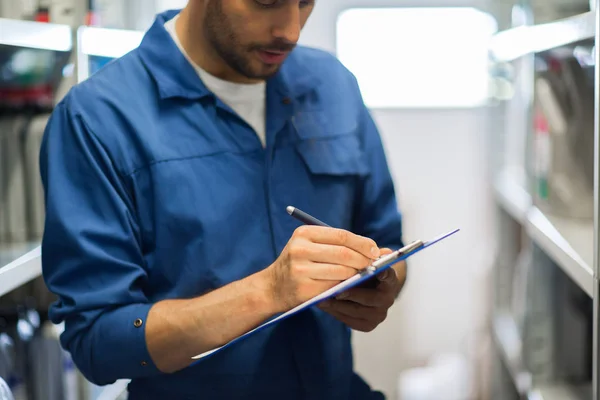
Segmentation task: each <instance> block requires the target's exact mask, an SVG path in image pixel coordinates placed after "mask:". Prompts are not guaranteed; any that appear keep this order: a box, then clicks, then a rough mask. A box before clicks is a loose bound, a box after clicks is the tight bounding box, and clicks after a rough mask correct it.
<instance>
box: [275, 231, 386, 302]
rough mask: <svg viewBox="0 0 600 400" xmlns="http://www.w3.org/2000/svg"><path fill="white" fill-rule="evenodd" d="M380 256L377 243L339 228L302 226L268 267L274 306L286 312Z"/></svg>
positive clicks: (348, 276) (352, 274) (350, 275)
mask: <svg viewBox="0 0 600 400" xmlns="http://www.w3.org/2000/svg"><path fill="white" fill-rule="evenodd" d="M380 254H381V251H380V249H379V247H378V246H377V244H376V243H375V242H374V241H373V240H371V239H369V238H365V237H363V236H359V235H356V234H354V233H352V232H348V231H345V230H341V229H335V228H329V227H321V226H312V225H305V226H301V227H299V228H298V229H296V231H295V232H294V234H293V235H292V238H291V239H290V240H289V242H288V243H287V245H286V246H285V248H284V249H283V251H282V253H281V255H280V256H279V258H278V259H277V260H276V261H275V262H274V263H273V264H272V265H271V266H270V267H269V268H267V270H266V271H267V273H268V276H269V277H270V278H269V281H270V287H271V290H270V292H271V294H272V297H273V303H274V304H277V305H278V307H281V308H280V309H279V310H278V311H288V310H290V309H292V308H294V307H295V306H297V305H299V304H301V303H303V302H305V301H306V300H308V299H310V298H312V297H314V296H316V295H318V294H320V293H322V292H324V291H326V290H327V289H330V288H331V287H333V286H335V285H337V284H338V283H340V282H342V281H344V280H346V279H348V278H350V277H352V276H354V275H356V273H358V272H359V271H361V270H363V269H365V268H366V267H368V266H369V265H371V263H373V261H374V260H376V259H377V258H378V257H379V256H380Z"/></svg>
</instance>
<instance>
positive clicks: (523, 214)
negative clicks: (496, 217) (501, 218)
mask: <svg viewBox="0 0 600 400" xmlns="http://www.w3.org/2000/svg"><path fill="white" fill-rule="evenodd" d="M494 191H495V194H496V199H497V201H498V202H499V203H500V205H501V206H502V208H504V209H505V210H506V212H508V213H509V214H510V215H511V216H512V217H513V218H514V219H515V220H517V221H519V222H520V223H521V224H525V222H526V221H527V213H528V212H529V210H530V209H531V196H530V195H529V193H528V192H527V190H525V188H524V187H523V185H520V184H519V183H518V181H517V179H516V178H515V177H514V176H513V174H511V173H509V172H507V171H503V172H501V173H499V174H498V178H497V179H496V181H495V183H494Z"/></svg>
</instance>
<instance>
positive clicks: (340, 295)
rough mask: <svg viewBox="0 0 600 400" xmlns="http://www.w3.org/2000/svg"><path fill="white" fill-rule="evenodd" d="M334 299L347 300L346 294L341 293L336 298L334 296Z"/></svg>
mask: <svg viewBox="0 0 600 400" xmlns="http://www.w3.org/2000/svg"><path fill="white" fill-rule="evenodd" d="M335 298H336V299H337V300H344V299H347V298H348V292H342V293H340V294H338V295H337V296H335Z"/></svg>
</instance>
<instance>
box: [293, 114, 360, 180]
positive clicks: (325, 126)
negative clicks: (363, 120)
mask: <svg viewBox="0 0 600 400" xmlns="http://www.w3.org/2000/svg"><path fill="white" fill-rule="evenodd" d="M293 125H294V128H295V130H296V134H297V135H298V139H299V140H298V142H297V143H296V149H297V151H298V153H299V154H300V156H301V158H302V159H303V161H304V163H305V164H306V166H307V168H308V170H309V171H310V172H311V173H312V174H314V175H328V176H332V177H334V176H339V177H342V176H355V177H364V176H366V175H368V174H369V168H368V164H367V162H366V154H365V152H364V150H363V148H362V146H361V142H360V139H359V137H358V132H357V130H358V124H357V123H356V122H355V118H353V117H350V118H337V117H335V116H334V117H333V118H328V116H326V115H325V113H323V112H320V111H309V112H302V113H298V114H297V115H296V116H295V117H294V119H293Z"/></svg>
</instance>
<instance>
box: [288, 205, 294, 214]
mask: <svg viewBox="0 0 600 400" xmlns="http://www.w3.org/2000/svg"><path fill="white" fill-rule="evenodd" d="M294 210H295V208H294V207H292V206H287V208H286V211H287V213H288V214H290V215H292V214H293V213H294Z"/></svg>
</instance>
